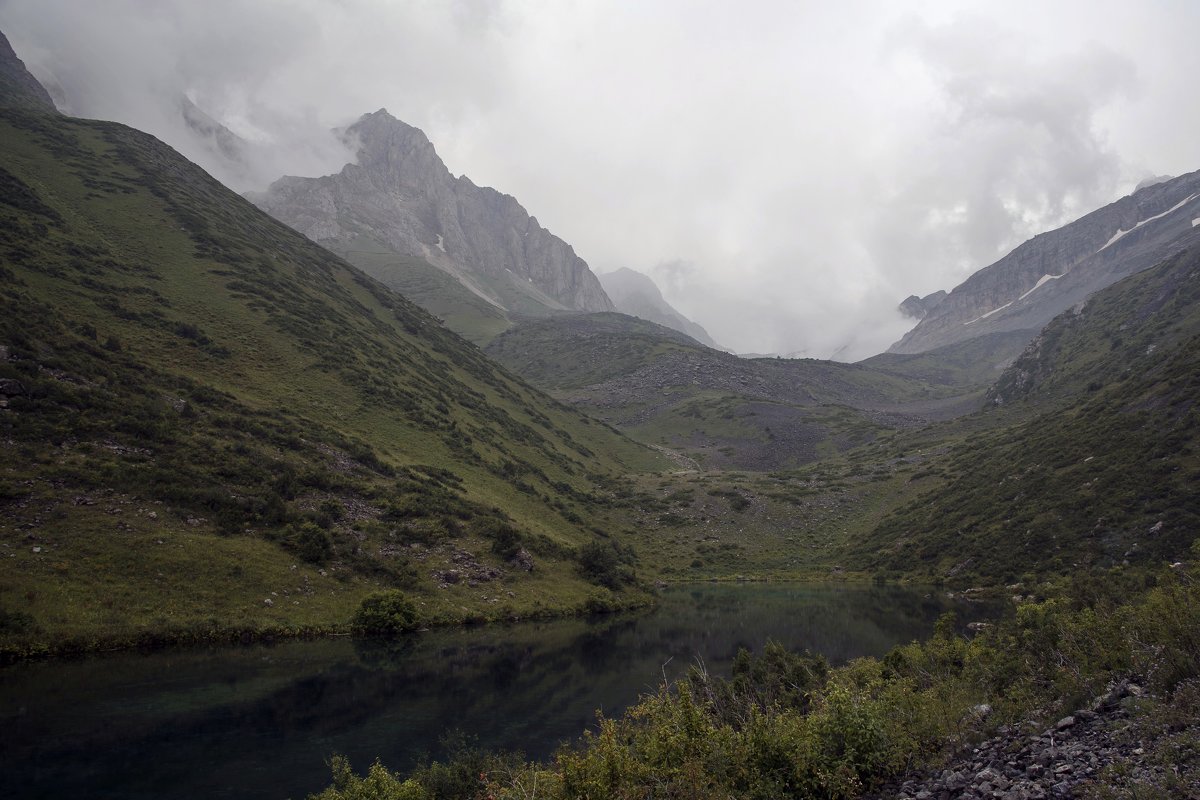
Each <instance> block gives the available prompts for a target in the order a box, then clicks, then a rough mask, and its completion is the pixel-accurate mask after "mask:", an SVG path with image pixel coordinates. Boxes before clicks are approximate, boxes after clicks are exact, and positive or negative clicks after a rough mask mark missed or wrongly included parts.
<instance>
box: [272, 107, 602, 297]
mask: <svg viewBox="0 0 1200 800" xmlns="http://www.w3.org/2000/svg"><path fill="white" fill-rule="evenodd" d="M345 138H346V140H347V141H348V142H355V143H357V144H358V161H357V163H354V164H347V165H346V166H345V167H344V168H343V169H342V171H341V172H339V173H338V174H336V175H328V176H325V177H323V178H297V177H285V178H281V179H279V180H278V181H276V182H275V183H274V184H272V185H271V186H270V188H268V190H267V191H266V192H263V193H259V194H252V195H249V198H250V200H251V201H252V202H254V203H256V204H257V205H258V206H259V207H261V208H262V209H263V210H264V211H266V212H267V213H269V214H271V215H272V216H274V217H275V218H277V219H279V220H280V221H282V222H284V223H285V224H287V225H290V226H291V227H293V228H295V229H296V230H298V231H300V232H301V233H303V234H304V235H305V236H308V237H309V238H310V239H312V240H314V241H316V242H318V243H319V244H322V245H325V246H326V247H329V248H330V249H333V250H335V251H340V252H346V251H349V250H352V249H354V248H355V244H356V243H357V242H361V241H363V240H366V241H373V242H378V243H382V244H385V245H386V246H388V247H389V248H391V249H392V250H393V251H394V252H396V253H398V254H401V255H407V256H416V257H418V258H422V259H424V260H426V261H428V262H429V263H431V264H433V265H434V266H436V267H438V268H440V269H442V270H444V271H446V272H447V273H449V274H450V275H452V276H454V277H455V278H457V279H458V280H460V281H461V282H462V283H463V284H464V285H466V286H468V288H470V289H472V290H473V291H474V292H476V293H477V294H479V295H480V296H482V297H485V298H486V299H488V300H489V301H491V302H492V303H494V304H495V305H497V306H498V307H500V308H505V309H508V310H516V311H520V312H522V313H530V307H531V306H537V305H541V306H542V307H543V308H544V309H545V310H546V313H549V312H550V311H551V310H553V309H555V308H557V309H574V310H579V311H613V310H614V307H613V304H612V302H611V301H610V300H609V298H608V296H607V295H606V294H605V293H604V289H603V288H601V286H600V282H599V281H598V280H597V279H596V276H595V275H594V274H592V271H591V270H590V269H588V265H587V264H586V263H585V262H584V260H583V259H582V258H580V257H579V256H577V255H576V254H575V251H574V250H573V249H572V248H571V246H570V245H569V244H567V243H566V242H564V241H563V240H562V239H560V238H558V237H557V236H555V235H554V234H552V233H550V232H549V231H548V230H546V229H545V228H543V227H542V226H541V225H539V224H538V221H537V219H536V218H534V217H531V216H530V215H529V214H528V212H526V211H525V209H524V208H522V207H521V204H520V203H518V202H517V201H516V199H515V198H513V197H511V196H509V195H506V194H502V193H500V192H498V191H496V190H495V189H490V188H487V187H482V186H476V185H475V184H474V183H472V182H471V181H470V179H468V178H466V177H465V176H464V177H459V178H456V177H454V176H453V175H451V174H450V171H449V170H447V169H446V165H445V164H443V163H442V160H441V158H439V157H438V154H437V152H436V151H435V150H434V147H433V144H431V143H430V141H429V139H428V138H426V136H425V134H424V133H422V132H421V131H420V130H418V129H417V128H414V127H412V126H410V125H406V124H405V123H403V122H401V121H400V120H398V119H396V118H395V117H393V116H391V115H390V114H388V113H387V111H386V110H383V109H380V110H379V111H376V112H375V113H373V114H365V115H364V116H362V117H361V118H359V120H358V121H357V122H355V123H354V124H353V125H351V126H350V127H349V128H348V129H347V130H346V131H345ZM514 305H518V306H520V307H518V308H513V307H512V306H514Z"/></svg>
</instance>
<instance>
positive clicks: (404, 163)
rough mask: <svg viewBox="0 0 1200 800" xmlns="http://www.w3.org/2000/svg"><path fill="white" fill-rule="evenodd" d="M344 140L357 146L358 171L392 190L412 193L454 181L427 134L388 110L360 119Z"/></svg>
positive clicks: (380, 110) (346, 131) (349, 129)
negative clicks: (363, 172)
mask: <svg viewBox="0 0 1200 800" xmlns="http://www.w3.org/2000/svg"><path fill="white" fill-rule="evenodd" d="M343 137H344V138H345V140H346V141H347V142H349V143H351V144H352V145H354V146H356V149H357V154H358V160H357V166H358V167H359V168H361V169H363V170H365V171H367V172H368V173H369V174H371V175H372V176H374V177H375V178H377V179H381V180H383V181H384V182H387V183H390V184H391V185H393V186H400V187H406V188H410V189H411V188H414V187H420V186H425V185H428V184H430V182H433V181H444V180H452V179H453V177H452V176H451V175H450V171H449V170H447V169H446V166H445V165H444V164H443V163H442V160H441V158H440V157H438V154H437V150H436V149H435V148H434V146H433V142H431V141H429V137H428V136H426V135H425V133H424V131H422V130H421V129H420V128H415V127H413V126H412V125H409V124H408V123H405V122H402V121H401V120H398V119H396V118H395V117H393V116H392V115H391V114H389V113H388V111H387V109H386V108H381V109H379V110H378V111H376V112H374V113H372V114H364V115H363V116H361V117H359V119H358V121H357V122H355V123H354V124H353V125H351V126H350V127H349V128H347V129H346V130H345V132H344V133H343Z"/></svg>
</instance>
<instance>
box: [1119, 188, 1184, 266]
mask: <svg viewBox="0 0 1200 800" xmlns="http://www.w3.org/2000/svg"><path fill="white" fill-rule="evenodd" d="M1197 197H1200V193H1197V194H1193V195H1190V196H1189V197H1187V198H1185V199H1183V200H1180V201H1179V202H1178V203H1176V204H1175V205H1173V206H1171V207H1170V208H1168V209H1167V210H1166V211H1164V212H1162V213H1161V214H1155V215H1154V216H1153V217H1147V218H1146V219H1144V220H1142V221H1141V222H1139V223H1138V224H1137V225H1134V226H1133V227H1132V228H1130V229H1129V230H1127V231H1126V230H1119V231H1117V232H1116V233H1115V234H1113V237H1112V238H1111V239H1109V240H1108V241H1107V242H1106V243H1105V245H1104V247H1101V248H1100V250H1107V249H1108V248H1109V247H1111V246H1112V245H1114V244H1116V243H1117V242H1119V241H1120V240H1121V239H1122V237H1124V236H1125V235H1127V234H1130V233H1133V232H1134V231H1136V230H1137V229H1138V228H1140V227H1142V226H1143V225H1145V224H1146V223H1147V222H1154V220H1156V219H1162V218H1163V217H1165V216H1166V215H1167V214H1170V213H1171V212H1173V211H1178V210H1179V209H1180V208H1183V207H1184V206H1185V205H1187V204H1188V203H1190V202H1192V201H1193V200H1195V199H1196V198H1197ZM1195 224H1196V223H1195V221H1194V220H1193V222H1192V226H1193V227H1195ZM1100 250H1097V251H1096V252H1097V253H1098V252H1100Z"/></svg>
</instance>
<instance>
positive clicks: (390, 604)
mask: <svg viewBox="0 0 1200 800" xmlns="http://www.w3.org/2000/svg"><path fill="white" fill-rule="evenodd" d="M350 627H351V628H352V629H353V630H354V632H355V633H359V634H365V635H369V636H378V635H384V636H386V635H395V634H397V633H404V632H406V631H411V630H414V629H415V628H416V627H417V607H416V606H415V605H413V602H412V600H409V599H408V596H407V595H405V594H404V592H401V591H399V590H396V589H393V590H391V591H387V592H379V593H377V594H373V595H371V596H370V597H367V598H366V599H364V600H363V601H362V604H361V605H359V607H358V611H356V612H355V613H354V618H353V619H352V620H351V621H350Z"/></svg>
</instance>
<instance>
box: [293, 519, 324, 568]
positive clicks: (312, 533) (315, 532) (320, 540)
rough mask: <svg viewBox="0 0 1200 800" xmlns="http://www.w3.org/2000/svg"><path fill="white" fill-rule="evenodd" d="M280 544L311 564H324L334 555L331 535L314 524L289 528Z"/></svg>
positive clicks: (303, 524)
mask: <svg viewBox="0 0 1200 800" xmlns="http://www.w3.org/2000/svg"><path fill="white" fill-rule="evenodd" d="M280 544H282V545H283V546H284V547H285V548H287V549H288V550H290V551H291V552H293V553H295V554H296V556H297V557H298V558H300V559H301V560H302V561H307V562H308V563H309V564H324V563H325V562H326V561H328V560H329V557H330V556H331V555H332V554H333V542H332V541H330V539H329V534H328V533H326V532H325V531H323V530H322V529H321V528H320V527H319V526H317V525H316V524H314V523H312V522H304V523H302V524H301V525H300V527H298V528H297V527H294V526H288V529H287V531H286V532H285V533H284V534H283V536H282V538H281V540H280Z"/></svg>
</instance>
